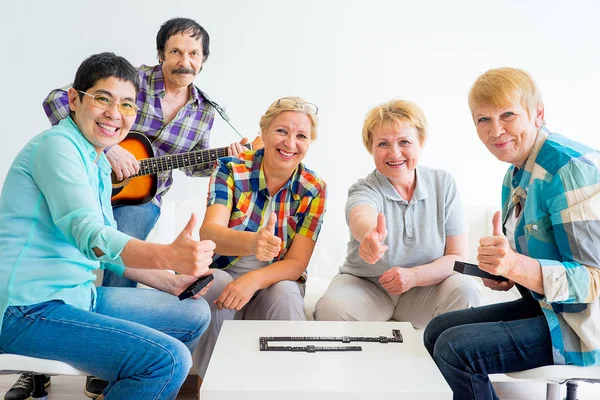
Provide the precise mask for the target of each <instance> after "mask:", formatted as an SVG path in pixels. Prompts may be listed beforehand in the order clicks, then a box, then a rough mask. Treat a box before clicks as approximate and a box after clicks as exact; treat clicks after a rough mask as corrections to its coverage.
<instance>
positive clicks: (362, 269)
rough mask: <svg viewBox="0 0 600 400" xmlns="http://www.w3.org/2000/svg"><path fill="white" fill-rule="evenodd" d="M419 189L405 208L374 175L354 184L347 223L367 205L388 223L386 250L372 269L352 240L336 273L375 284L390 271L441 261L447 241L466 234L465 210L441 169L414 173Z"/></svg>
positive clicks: (420, 169)
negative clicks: (356, 210) (374, 280)
mask: <svg viewBox="0 0 600 400" xmlns="http://www.w3.org/2000/svg"><path fill="white" fill-rule="evenodd" d="M416 171H417V184H416V188H415V192H414V194H413V197H412V199H411V200H410V202H407V201H406V200H404V199H403V198H402V197H400V194H398V192H397V191H396V189H395V188H394V187H393V186H392V184H391V183H390V181H389V180H388V179H387V178H386V177H385V176H384V175H382V174H381V173H380V172H379V171H377V170H375V171H373V172H371V173H370V174H369V175H367V177H366V178H364V179H360V180H359V181H358V182H356V183H355V184H353V185H352V186H351V187H350V189H349V190H348V200H347V201H346V223H348V217H349V215H350V210H352V208H353V207H354V206H356V205H358V204H369V205H371V206H373V207H374V208H375V209H376V210H377V212H378V213H379V212H383V214H384V215H385V218H386V223H387V224H386V225H387V230H388V235H387V237H386V239H385V240H384V242H383V243H384V244H386V245H387V246H389V248H388V250H387V251H386V252H385V254H384V255H383V257H382V258H381V259H380V260H379V261H377V262H376V263H375V264H373V265H370V264H367V263H366V262H364V261H363V260H362V259H361V258H360V256H359V253H358V248H359V245H360V243H359V242H357V241H356V240H355V239H354V238H353V237H352V234H350V241H349V242H348V255H347V256H346V260H345V261H344V264H343V265H342V267H341V268H340V272H342V273H347V274H352V275H355V276H360V277H365V278H379V276H381V275H382V274H383V273H384V272H385V271H387V270H388V269H390V268H392V267H402V268H411V267H415V266H418V265H422V264H427V263H430V262H432V261H435V260H437V259H438V258H440V257H441V256H443V255H444V249H445V246H446V237H447V236H456V235H460V234H462V233H464V232H465V231H466V226H465V222H464V216H463V210H462V206H461V203H460V199H459V197H458V193H457V191H456V183H455V182H454V179H453V178H452V176H451V175H450V174H449V173H448V172H446V171H442V170H439V169H433V168H428V167H418V168H417V169H416Z"/></svg>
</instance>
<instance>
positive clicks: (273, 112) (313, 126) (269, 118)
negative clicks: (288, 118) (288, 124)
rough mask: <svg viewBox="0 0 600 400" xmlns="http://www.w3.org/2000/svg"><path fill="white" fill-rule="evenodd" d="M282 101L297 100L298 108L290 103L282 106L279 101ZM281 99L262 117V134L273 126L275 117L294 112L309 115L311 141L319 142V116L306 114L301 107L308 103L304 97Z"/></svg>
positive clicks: (272, 104)
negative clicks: (286, 112) (285, 112)
mask: <svg viewBox="0 0 600 400" xmlns="http://www.w3.org/2000/svg"><path fill="white" fill-rule="evenodd" d="M281 99H292V100H295V101H296V104H297V105H298V106H293V105H290V104H289V102H285V103H281V104H280V102H279V100H281ZM281 99H277V100H275V101H274V102H273V103H271V105H270V106H269V108H268V109H267V111H266V112H265V113H264V115H263V116H262V117H260V124H259V126H260V132H261V133H262V134H264V133H265V132H266V131H267V129H268V128H269V126H271V123H272V122H273V119H275V117H277V116H278V115H279V114H281V113H282V112H284V111H294V112H301V113H304V114H306V115H308V118H310V140H317V127H318V126H319V118H318V117H317V114H314V113H309V112H306V110H305V109H304V108H303V107H302V106H299V105H301V104H302V103H308V102H307V101H306V100H304V99H303V98H302V97H298V96H289V97H282V98H281Z"/></svg>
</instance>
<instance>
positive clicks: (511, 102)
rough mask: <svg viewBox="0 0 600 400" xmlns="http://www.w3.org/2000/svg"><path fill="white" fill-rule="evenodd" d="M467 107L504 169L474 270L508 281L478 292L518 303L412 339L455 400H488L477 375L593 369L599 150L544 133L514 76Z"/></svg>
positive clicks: (536, 99)
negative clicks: (498, 205) (514, 293)
mask: <svg viewBox="0 0 600 400" xmlns="http://www.w3.org/2000/svg"><path fill="white" fill-rule="evenodd" d="M468 101H469V108H470V109H471V117H472V118H473V122H474V124H475V128H476V130H477V135H478V136H479V139H480V140H481V141H482V142H483V144H484V145H485V146H486V147H487V149H488V150H489V152H490V153H491V154H492V155H493V156H494V157H496V158H497V159H498V160H500V161H502V162H505V163H508V164H510V165H509V167H508V170H507V171H506V175H505V176H504V182H503V184H502V212H500V211H498V212H497V213H496V214H495V215H494V218H493V221H492V225H493V234H492V236H487V237H483V238H481V239H480V240H479V243H480V245H479V248H478V253H479V254H478V256H477V260H478V261H479V268H480V269H482V270H484V271H487V272H489V273H491V274H494V275H501V276H504V277H506V278H508V279H509V280H508V282H497V281H495V280H489V279H484V284H485V285H486V286H488V287H489V288H491V289H493V290H501V291H505V290H509V289H510V288H512V287H513V286H514V285H515V284H517V285H518V286H517V287H518V289H519V292H520V293H521V295H522V298H520V299H518V300H514V301H510V302H505V303H499V304H492V305H488V306H484V307H477V308H472V309H469V310H461V311H457V312H453V313H448V314H445V315H441V316H439V317H437V318H435V319H434V320H433V321H431V323H430V324H429V325H428V326H427V329H426V330H425V334H424V342H425V347H426V348H427V350H428V351H429V353H430V354H431V356H432V357H433V359H434V361H435V362H436V364H437V366H438V367H439V369H440V371H441V372H442V374H443V375H444V378H446V381H447V382H448V384H449V385H450V387H451V388H452V390H453V391H454V398H455V399H460V400H463V399H465V400H467V399H478V400H484V399H490V400H491V399H497V398H498V396H497V395H496V393H495V391H494V388H493V387H492V384H491V382H490V380H489V378H488V375H489V374H495V373H506V372H515V371H522V370H526V369H531V368H537V367H541V366H545V365H552V364H572V365H580V366H590V365H598V364H600V335H599V334H598V332H600V300H599V298H600V252H599V251H598V243H600V224H598V220H600V213H599V210H600V168H599V160H600V153H599V152H598V151H597V150H594V149H591V148H589V147H587V146H585V145H583V144H581V143H577V142H575V141H573V140H570V139H568V138H566V137H564V136H562V135H560V134H558V133H553V132H551V131H550V130H549V129H548V128H547V127H546V124H545V115H544V103H543V101H542V96H541V92H540V90H539V88H538V86H537V84H536V83H535V81H534V80H533V78H532V77H531V76H530V75H529V74H528V73H527V72H525V71H523V70H521V69H516V68H498V69H492V70H489V71H487V72H485V73H484V74H483V75H481V76H479V77H478V78H477V80H476V81H475V83H474V84H473V87H472V88H471V91H470V93H469V99H468ZM575 397H576V395H575V396H573V398H575ZM568 398H570V397H568Z"/></svg>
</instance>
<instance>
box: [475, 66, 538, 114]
mask: <svg viewBox="0 0 600 400" xmlns="http://www.w3.org/2000/svg"><path fill="white" fill-rule="evenodd" d="M516 102H518V103H520V104H521V106H522V107H523V108H524V109H525V110H527V114H528V116H529V117H531V115H532V114H534V113H535V110H536V108H537V107H538V106H543V105H544V103H543V101H542V94H541V92H540V89H539V88H538V86H537V84H536V83H535V81H534V80H533V78H532V77H531V75H529V74H528V73H527V72H526V71H524V70H522V69H518V68H496V69H490V70H489V71H487V72H485V73H484V74H483V75H481V76H479V77H478V78H477V80H476V81H475V83H474V84H473V86H472V87H471V91H470V92H469V108H470V109H471V116H472V115H473V113H474V109H475V107H478V106H481V105H484V104H485V105H490V106H494V107H502V106H507V105H509V104H514V103H516Z"/></svg>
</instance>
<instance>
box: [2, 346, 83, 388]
mask: <svg viewBox="0 0 600 400" xmlns="http://www.w3.org/2000/svg"><path fill="white" fill-rule="evenodd" d="M22 372H32V373H33V374H34V379H33V380H34V383H33V388H34V393H33V394H32V398H33V399H47V398H48V393H46V391H45V390H44V378H43V376H42V374H46V375H88V374H87V373H85V372H83V371H80V370H78V369H76V368H73V367H72V366H70V365H69V364H66V363H64V362H61V361H55V360H46V359H43V358H35V357H27V356H20V355H16V354H0V374H2V375H6V374H20V373H22Z"/></svg>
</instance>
